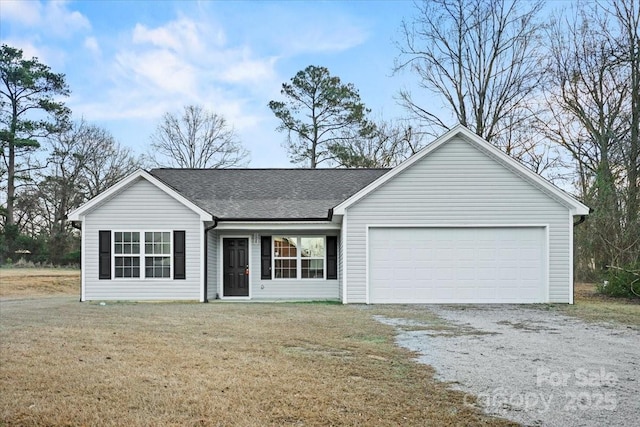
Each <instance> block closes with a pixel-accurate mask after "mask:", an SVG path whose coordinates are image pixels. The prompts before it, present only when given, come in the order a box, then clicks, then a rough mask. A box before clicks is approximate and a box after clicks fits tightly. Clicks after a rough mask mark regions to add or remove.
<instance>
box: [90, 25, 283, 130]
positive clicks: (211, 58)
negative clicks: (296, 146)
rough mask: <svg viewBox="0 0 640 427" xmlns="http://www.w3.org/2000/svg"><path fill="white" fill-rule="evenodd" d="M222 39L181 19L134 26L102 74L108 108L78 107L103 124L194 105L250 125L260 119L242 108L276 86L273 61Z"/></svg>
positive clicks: (213, 28)
mask: <svg viewBox="0 0 640 427" xmlns="http://www.w3.org/2000/svg"><path fill="white" fill-rule="evenodd" d="M225 40H226V38H225V36H224V31H223V30H222V29H221V28H218V27H216V26H215V25H213V24H211V23H210V22H207V23H206V24H205V23H204V21H199V20H194V19H189V18H186V17H179V18H178V19H176V20H173V21H170V22H167V23H166V24H164V25H161V26H157V27H148V26H145V25H142V24H140V23H138V24H136V25H135V27H134V28H133V29H132V31H131V33H130V36H129V38H128V39H126V40H124V41H123V43H122V44H121V45H120V47H119V49H118V50H117V51H116V52H115V54H114V56H113V57H112V61H113V62H112V66H111V67H109V69H107V70H104V71H103V72H105V73H108V74H109V82H110V84H112V85H113V86H112V90H111V91H109V92H108V93H107V94H106V95H105V96H104V98H105V99H104V100H103V102H104V103H105V105H109V108H99V107H98V106H97V105H96V104H95V103H94V100H92V101H91V103H90V104H91V106H90V105H89V104H87V105H84V106H82V107H81V108H83V109H84V108H85V107H87V108H89V109H90V110H91V111H92V113H93V114H92V115H95V117H94V118H95V119H101V120H105V119H111V118H124V117H126V116H127V115H130V116H132V117H146V118H152V117H153V116H154V115H155V116H156V117H158V116H160V115H161V114H162V113H163V112H165V111H168V110H174V109H175V108H176V107H181V106H182V105H184V104H187V103H199V104H203V105H205V106H207V107H208V108H210V109H212V110H214V111H216V112H219V113H222V114H225V116H226V117H227V119H228V120H229V121H230V122H232V123H234V124H235V125H236V126H240V124H242V125H255V124H256V123H257V122H258V121H259V118H257V117H253V116H252V115H251V113H248V112H246V111H244V110H246V108H247V107H246V104H247V103H251V102H254V101H255V97H251V95H250V94H251V93H252V92H253V91H256V90H258V91H259V90H260V88H261V87H262V86H264V85H278V83H277V82H276V73H275V70H274V67H275V65H276V58H274V57H260V56H258V55H256V54H255V53H253V51H252V50H251V49H250V48H249V47H248V46H227V45H226V43H225ZM87 43H89V44H91V43H92V42H89V41H86V42H85V45H86V44H87ZM251 98H253V99H251ZM122 100H127V101H126V102H122ZM116 105H117V107H116ZM243 111H244V112H243Z"/></svg>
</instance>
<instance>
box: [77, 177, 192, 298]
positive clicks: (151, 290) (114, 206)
mask: <svg viewBox="0 0 640 427" xmlns="http://www.w3.org/2000/svg"><path fill="white" fill-rule="evenodd" d="M82 227H83V233H84V237H85V242H84V251H85V253H84V257H85V263H84V268H83V271H82V275H83V277H84V281H85V299H86V300H196V301H197V300H199V299H200V287H201V277H202V274H201V268H200V267H201V265H200V236H201V233H202V230H203V225H202V221H201V220H200V217H199V216H198V215H197V214H196V213H194V212H193V211H192V210H190V209H189V208H187V207H186V206H185V205H183V204H182V203H180V202H178V201H177V200H175V199H174V198H172V197H171V196H169V195H168V194H166V193H165V192H164V191H162V190H160V189H159V188H157V187H156V186H155V185H153V184H151V183H150V182H148V181H147V180H145V179H143V178H139V179H138V180H136V181H134V182H133V183H132V184H131V185H130V186H129V187H127V188H125V189H123V190H122V191H121V192H120V193H118V194H117V195H116V196H115V197H112V198H111V199H108V200H106V201H104V202H103V203H102V204H100V205H99V206H97V207H96V208H94V209H93V210H92V211H90V212H88V213H87V214H86V216H85V218H84V222H83V224H82ZM100 230H110V231H127V230H140V231H143V230H147V231H153V230H158V231H161V230H184V231H185V238H186V241H185V255H186V266H185V267H186V280H171V279H149V280H145V279H140V278H136V279H125V278H117V279H115V278H114V277H113V276H112V279H111V280H104V279H103V280H99V279H98V232H99V231H100ZM141 240H144V234H142V235H141ZM172 249H173V248H172ZM112 262H113V260H112ZM112 268H113V265H112ZM141 268H144V260H143V258H142V259H141Z"/></svg>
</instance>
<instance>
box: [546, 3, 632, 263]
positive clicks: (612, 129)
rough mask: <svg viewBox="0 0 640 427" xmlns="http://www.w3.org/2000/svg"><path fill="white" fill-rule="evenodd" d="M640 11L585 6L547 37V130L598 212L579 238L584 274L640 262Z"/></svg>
mask: <svg viewBox="0 0 640 427" xmlns="http://www.w3.org/2000/svg"><path fill="white" fill-rule="evenodd" d="M638 4H639V3H638V0H621V1H616V2H613V5H611V4H607V5H604V6H603V4H600V3H588V4H581V5H579V6H578V7H577V8H575V9H572V10H571V11H570V13H569V15H568V16H567V15H563V16H560V17H558V18H556V19H555V21H554V22H553V24H552V26H551V29H550V34H549V37H548V39H549V42H550V51H551V57H550V58H551V60H550V62H551V66H550V67H549V71H550V73H549V75H550V77H551V79H552V80H551V83H552V84H551V85H550V90H549V91H548V93H547V95H546V98H547V101H548V103H549V110H550V112H551V116H550V118H548V119H547V120H545V121H544V122H542V123H543V124H544V125H545V127H544V128H545V132H546V134H547V136H548V137H549V138H551V139H552V140H554V141H555V142H557V143H558V144H560V145H561V146H562V147H563V148H564V149H566V150H567V151H568V152H569V153H570V154H571V156H572V157H573V159H574V161H575V163H576V166H577V175H578V176H577V179H576V181H577V187H578V189H579V191H580V196H581V198H582V199H583V200H584V201H585V202H586V203H587V204H589V205H590V206H592V207H593V208H594V209H595V211H594V213H593V214H592V215H591V217H590V219H589V221H588V223H587V225H586V226H585V227H582V229H579V230H578V235H577V239H576V243H577V246H578V249H579V251H580V252H579V259H580V261H581V270H582V271H584V269H587V270H591V271H592V272H593V271H600V270H601V269H603V268H605V266H606V265H616V264H618V265H626V264H633V263H637V262H639V261H640V226H639V224H638V210H639V206H638V199H637V191H638V186H639V185H640V183H639V182H638V172H639V168H640V157H639V153H638V120H639V119H638V114H640V113H639V112H638V110H639V107H640V93H639V81H638V80H639V77H640V37H639V32H638V31H639V24H638V21H639V20H640V16H639V15H638V10H639V7H638Z"/></svg>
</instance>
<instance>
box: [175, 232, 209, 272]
mask: <svg viewBox="0 0 640 427" xmlns="http://www.w3.org/2000/svg"><path fill="white" fill-rule="evenodd" d="M202 250H206V248H203V249H202ZM185 261H186V257H185V232H184V231H174V232H173V278H174V279H178V280H180V279H186V278H187V275H186V271H185V270H186V265H185Z"/></svg>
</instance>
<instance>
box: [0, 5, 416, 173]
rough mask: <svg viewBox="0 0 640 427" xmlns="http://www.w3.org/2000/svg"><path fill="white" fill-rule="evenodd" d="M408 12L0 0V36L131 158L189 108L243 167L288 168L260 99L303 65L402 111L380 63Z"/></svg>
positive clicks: (403, 8)
mask: <svg viewBox="0 0 640 427" xmlns="http://www.w3.org/2000/svg"><path fill="white" fill-rule="evenodd" d="M412 14H413V2H412V1H405V0H394V1H349V2H346V1H329V2H315V1H314V2H304V1H265V2H255V1H216V2H213V1H155V2H150V1H96V0H94V1H77V2H72V1H69V2H67V1H56V2H51V1H12V0H2V1H0V40H1V42H2V43H6V44H9V45H11V46H14V47H18V48H21V49H23V50H24V52H25V56H28V57H31V56H37V57H38V58H39V59H40V60H41V61H42V62H44V63H46V64H47V65H49V66H50V67H51V68H52V69H53V71H55V72H62V73H65V74H66V76H67V82H68V84H69V86H70V88H71V91H72V94H71V96H70V97H69V98H68V99H67V105H68V106H69V107H70V108H71V109H72V111H73V114H74V118H75V119H79V118H81V117H84V119H86V120H87V121H89V122H91V123H95V124H98V125H100V126H102V127H104V128H106V129H108V130H110V131H111V132H112V133H113V135H114V136H115V137H116V139H117V140H118V141H120V142H121V143H122V144H124V145H125V146H128V147H131V148H133V149H134V150H135V151H136V152H137V153H140V154H142V153H144V152H146V151H147V145H148V143H149V136H150V135H151V133H152V132H153V130H154V129H155V126H156V125H157V123H158V121H159V119H160V117H161V116H162V114H163V113H164V112H167V111H171V112H177V111H179V110H181V109H182V107H183V106H184V105H186V104H201V105H203V106H205V107H206V108H208V109H210V110H212V111H214V112H217V113H220V114H222V115H224V116H225V117H226V118H227V120H228V121H229V122H230V123H231V124H232V125H233V126H234V127H235V129H236V131H237V133H238V135H239V137H240V139H241V141H242V142H243V144H244V146H245V147H246V148H247V149H249V150H250V152H251V163H250V166H251V167H288V166H291V164H290V163H289V160H288V158H287V155H286V151H285V150H284V148H282V142H283V141H284V139H285V135H284V134H282V133H278V132H277V131H276V130H275V128H276V127H277V125H278V122H277V121H276V119H275V117H274V116H273V113H271V111H270V110H269V109H268V107H267V103H268V102H269V101H270V100H271V99H280V94H279V91H280V87H281V84H282V83H283V82H285V81H287V80H288V79H290V78H291V77H292V76H293V75H294V74H295V73H296V72H297V71H299V70H301V69H303V68H305V67H306V66H307V65H312V64H313V65H321V66H325V67H327V68H329V70H330V71H331V73H332V74H333V75H337V76H339V77H340V78H341V79H342V80H343V81H344V82H350V83H353V84H354V85H355V86H356V87H357V88H358V89H359V90H360V95H361V97H362V99H363V101H364V102H365V104H366V105H367V106H368V107H369V108H371V109H372V114H373V117H374V118H379V117H384V118H385V119H392V118H399V117H402V116H404V115H405V112H404V111H403V110H402V108H401V107H399V106H398V105H397V103H396V101H395V99H394V97H395V96H396V94H397V92H398V90H399V89H400V88H402V87H409V88H411V85H412V82H413V80H414V78H413V77H412V76H411V75H408V74H403V75H400V76H392V66H393V60H394V58H395V57H396V55H397V49H396V47H395V45H394V40H397V39H398V37H399V28H400V24H401V22H402V19H403V18H410V17H411V16H412ZM414 89H415V88H414ZM424 99H425V102H426V101H427V100H428V97H427V96H425V97H424Z"/></svg>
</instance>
